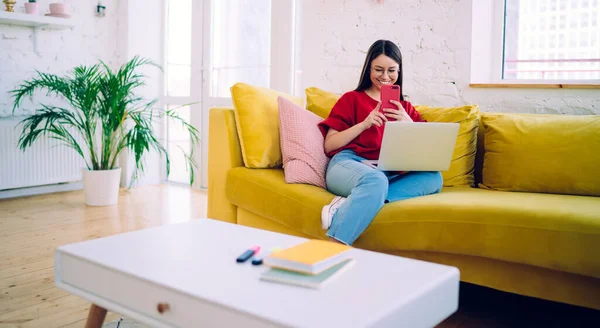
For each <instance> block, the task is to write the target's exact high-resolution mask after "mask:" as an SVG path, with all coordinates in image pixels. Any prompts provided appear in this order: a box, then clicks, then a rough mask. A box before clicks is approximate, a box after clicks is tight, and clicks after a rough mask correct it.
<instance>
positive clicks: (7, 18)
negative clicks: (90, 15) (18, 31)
mask: <svg viewBox="0 0 600 328" xmlns="http://www.w3.org/2000/svg"><path fill="white" fill-rule="evenodd" d="M0 24H6V25H19V26H29V27H46V28H51V29H66V28H72V27H75V24H74V23H73V19H72V18H61V17H51V16H42V15H41V14H40V15H30V14H21V13H9V12H7V11H0Z"/></svg>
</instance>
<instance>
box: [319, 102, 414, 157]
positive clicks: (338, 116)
mask: <svg viewBox="0 0 600 328" xmlns="http://www.w3.org/2000/svg"><path fill="white" fill-rule="evenodd" d="M400 103H401V104H402V106H403V107H404V109H405V110H406V113H407V114H408V116H410V118H412V120H413V121H414V122H425V120H424V119H422V118H421V115H420V114H419V112H417V111H416V110H415V108H414V107H413V105H412V104H411V103H410V102H408V101H400ZM375 106H377V101H376V100H375V99H373V98H371V96H369V95H368V94H366V93H365V92H364V91H349V92H347V93H345V94H344V95H342V97H341V98H340V99H339V100H338V101H337V103H336V104H335V105H334V106H333V109H332V110H331V113H329V117H327V118H326V119H325V120H323V121H322V122H320V123H319V129H320V130H321V133H323V137H325V136H326V135H327V131H329V128H332V129H334V130H337V131H344V130H346V129H348V128H350V127H352V126H354V125H356V124H358V123H361V122H362V121H364V120H365V118H367V116H369V114H370V113H371V111H373V109H375ZM384 129H385V124H384V125H382V126H377V125H373V126H372V127H370V128H369V129H367V130H365V131H363V132H362V133H361V134H359V135H358V137H356V138H355V139H354V140H352V141H351V142H350V143H348V144H347V145H346V146H344V147H341V148H339V149H336V150H334V151H331V152H328V153H326V154H327V156H329V157H333V156H334V155H335V154H337V153H339V152H340V151H342V150H345V149H351V150H353V151H354V152H355V153H356V154H357V155H358V156H361V157H363V158H366V159H370V160H376V159H379V150H380V148H381V141H382V139H383V131H384Z"/></svg>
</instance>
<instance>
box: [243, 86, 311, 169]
mask: <svg viewBox="0 0 600 328" xmlns="http://www.w3.org/2000/svg"><path fill="white" fill-rule="evenodd" d="M279 96H283V97H285V98H287V99H289V100H291V101H292V102H294V103H296V104H298V105H302V99H301V98H298V97H294V96H291V95H288V94H284V93H281V92H277V91H275V90H271V89H267V88H262V87H255V86H252V85H249V84H245V83H241V82H240V83H236V84H234V85H233V86H232V87H231V99H232V101H233V107H234V110H235V123H236V128H237V132H238V135H239V137H240V145H241V148H242V157H243V159H244V165H245V166H246V167H252V168H272V167H281V165H282V158H281V149H280V146H279V110H278V107H277V97H279Z"/></svg>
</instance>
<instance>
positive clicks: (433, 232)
mask: <svg viewBox="0 0 600 328" xmlns="http://www.w3.org/2000/svg"><path fill="white" fill-rule="evenodd" d="M226 193H227V197H228V199H229V201H231V202H232V203H233V204H235V205H236V206H239V207H241V208H243V209H245V210H248V211H250V212H252V213H255V214H257V215H260V216H263V217H265V218H267V219H271V220H273V221H275V222H277V223H279V224H282V225H284V226H286V227H290V228H292V229H294V230H297V231H299V232H302V233H304V234H307V235H310V236H313V237H315V238H325V231H324V230H322V229H321V223H320V214H321V208H322V207H323V206H324V205H326V204H328V203H329V202H330V201H331V200H332V199H333V197H334V195H332V194H331V193H329V192H327V191H326V190H324V189H322V188H318V187H315V186H310V185H289V184H286V183H285V180H284V174H283V171H282V170H280V169H260V170H256V169H248V168H243V167H240V168H234V169H231V170H230V171H229V172H228V175H227V189H226ZM598 208H600V198H599V197H586V196H569V195H553V194H534V193H517V192H503V191H493V190H485V189H477V188H461V187H448V188H444V189H443V190H442V192H441V193H439V194H435V195H429V196H424V197H419V198H413V199H409V200H404V201H399V202H394V203H390V204H386V205H385V206H384V207H383V208H382V209H381V211H380V212H379V214H378V215H377V216H376V217H375V219H374V220H373V222H372V223H371V225H370V226H369V228H368V229H367V230H366V231H365V232H364V233H363V235H362V236H361V237H359V239H358V240H357V242H356V243H355V244H354V246H356V247H360V248H366V249H371V250H374V251H381V252H393V251H399V250H405V251H434V252H446V253H453V254H463V255H471V256H481V257H486V258H492V259H498V260H504V261H510V262H516V263H522V264H529V265H534V266H539V267H544V268H549V269H556V270H560V271H567V272H571V273H576V274H583V275H588V276H593V277H596V278H600V257H598V256H597V255H596V251H597V250H598V249H600V211H598Z"/></svg>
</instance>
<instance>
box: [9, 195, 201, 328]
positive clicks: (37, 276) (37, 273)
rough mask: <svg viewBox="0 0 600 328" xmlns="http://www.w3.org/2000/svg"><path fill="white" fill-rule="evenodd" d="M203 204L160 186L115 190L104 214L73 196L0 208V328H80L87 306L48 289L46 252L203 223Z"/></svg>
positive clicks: (31, 199) (50, 284)
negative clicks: (162, 227)
mask: <svg viewBox="0 0 600 328" xmlns="http://www.w3.org/2000/svg"><path fill="white" fill-rule="evenodd" d="M206 199H207V197H206V193H205V192H203V191H195V190H193V191H192V190H190V189H189V188H187V187H186V186H177V185H160V186H144V187H139V188H135V189H131V190H126V189H122V190H121V192H120V195H119V204H118V206H110V207H88V206H86V205H85V204H84V196H83V192H81V191H74V192H65V193H55V194H48V195H43V196H34V197H25V198H17V199H9V200H0V231H1V232H0V327H2V328H4V327H44V328H45V327H48V328H50V327H83V326H84V323H85V319H86V318H87V313H88V310H89V308H90V304H89V303H88V302H87V301H85V300H83V299H81V298H79V297H77V296H72V295H69V294H68V293H66V292H63V291H61V290H58V289H57V288H55V287H54V271H53V270H54V258H53V254H54V249H55V248H56V247H57V246H59V245H64V244H69V243H74V242H78V241H83V240H88V239H94V238H100V237H105V236H110V235H114V234H118V233H122V232H128V231H134V230H139V229H144V228H148V227H154V226H159V225H162V224H166V223H174V222H181V221H187V220H190V219H191V218H201V217H205V216H206ZM118 318H119V316H118V315H116V314H113V313H109V314H108V316H107V319H106V321H107V322H109V321H112V320H116V319H118Z"/></svg>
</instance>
